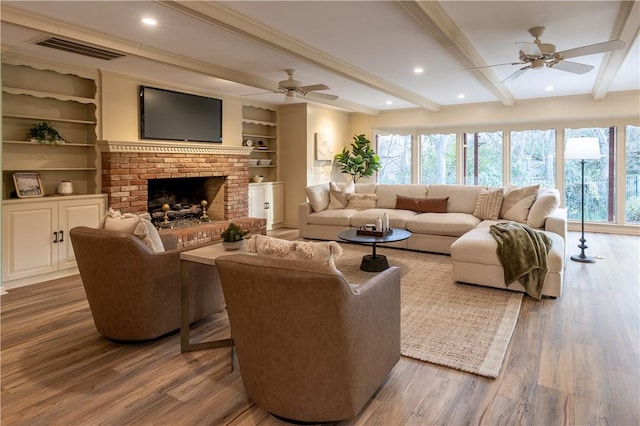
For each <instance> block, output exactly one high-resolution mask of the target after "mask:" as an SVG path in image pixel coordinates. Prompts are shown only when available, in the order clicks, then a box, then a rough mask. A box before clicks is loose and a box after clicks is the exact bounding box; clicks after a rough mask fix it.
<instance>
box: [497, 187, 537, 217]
mask: <svg viewBox="0 0 640 426" xmlns="http://www.w3.org/2000/svg"><path fill="white" fill-rule="evenodd" d="M539 188H540V185H539V184H538V185H532V186H522V187H518V186H514V185H508V186H507V188H506V190H505V191H504V198H503V199H502V208H501V209H500V217H501V218H502V219H507V220H514V221H516V222H520V223H527V217H528V216H529V209H530V208H531V205H532V204H533V202H534V201H535V199H536V195H537V194H538V189H539Z"/></svg>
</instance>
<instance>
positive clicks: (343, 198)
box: [329, 182, 355, 210]
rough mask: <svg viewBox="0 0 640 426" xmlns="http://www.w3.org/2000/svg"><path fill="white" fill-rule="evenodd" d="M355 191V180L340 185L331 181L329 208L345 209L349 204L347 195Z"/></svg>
mask: <svg viewBox="0 0 640 426" xmlns="http://www.w3.org/2000/svg"><path fill="white" fill-rule="evenodd" d="M353 192H355V185H354V184H353V182H349V183H347V184H344V185H343V187H340V186H339V185H338V184H337V183H335V182H330V183H329V209H330V210H335V209H345V208H347V206H348V205H349V200H348V199H347V195H348V194H351V193H353Z"/></svg>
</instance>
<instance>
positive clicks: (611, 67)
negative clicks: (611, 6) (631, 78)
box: [592, 1, 640, 100]
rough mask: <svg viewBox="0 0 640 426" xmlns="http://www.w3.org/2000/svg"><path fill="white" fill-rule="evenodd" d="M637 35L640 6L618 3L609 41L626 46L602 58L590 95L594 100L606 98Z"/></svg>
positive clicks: (639, 23)
mask: <svg viewBox="0 0 640 426" xmlns="http://www.w3.org/2000/svg"><path fill="white" fill-rule="evenodd" d="M638 33H640V5H639V4H638V2H637V1H622V2H620V8H619V9H618V15H617V16H616V20H615V22H614V24H613V29H612V30H611V36H610V38H611V40H622V41H624V42H625V43H626V46H625V48H624V49H620V50H615V51H613V52H607V53H606V54H605V55H604V57H603V58H602V62H601V63H600V69H599V71H598V75H597V76H596V81H595V83H594V84H593V90H592V94H593V98H594V99H595V100H602V99H604V98H605V96H607V93H608V92H609V87H610V86H611V82H612V81H613V79H614V78H615V76H616V74H618V71H619V70H620V67H621V66H622V63H623V62H624V60H625V58H626V57H627V55H628V54H629V50H631V47H632V46H633V43H635V42H636V39H637V38H638Z"/></svg>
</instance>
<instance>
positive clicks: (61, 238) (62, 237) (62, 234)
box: [58, 231, 64, 243]
mask: <svg viewBox="0 0 640 426" xmlns="http://www.w3.org/2000/svg"><path fill="white" fill-rule="evenodd" d="M58 242H59V243H64V231H60V241H58Z"/></svg>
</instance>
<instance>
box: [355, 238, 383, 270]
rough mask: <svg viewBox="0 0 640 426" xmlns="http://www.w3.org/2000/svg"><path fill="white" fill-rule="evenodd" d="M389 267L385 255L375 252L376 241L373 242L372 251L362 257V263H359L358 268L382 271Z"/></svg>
mask: <svg viewBox="0 0 640 426" xmlns="http://www.w3.org/2000/svg"><path fill="white" fill-rule="evenodd" d="M388 268H389V262H387V257H386V256H383V255H377V254H376V243H373V252H372V254H368V255H366V256H363V257H362V263H360V270H362V271H366V272H382V271H384V270H385V269H388Z"/></svg>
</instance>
